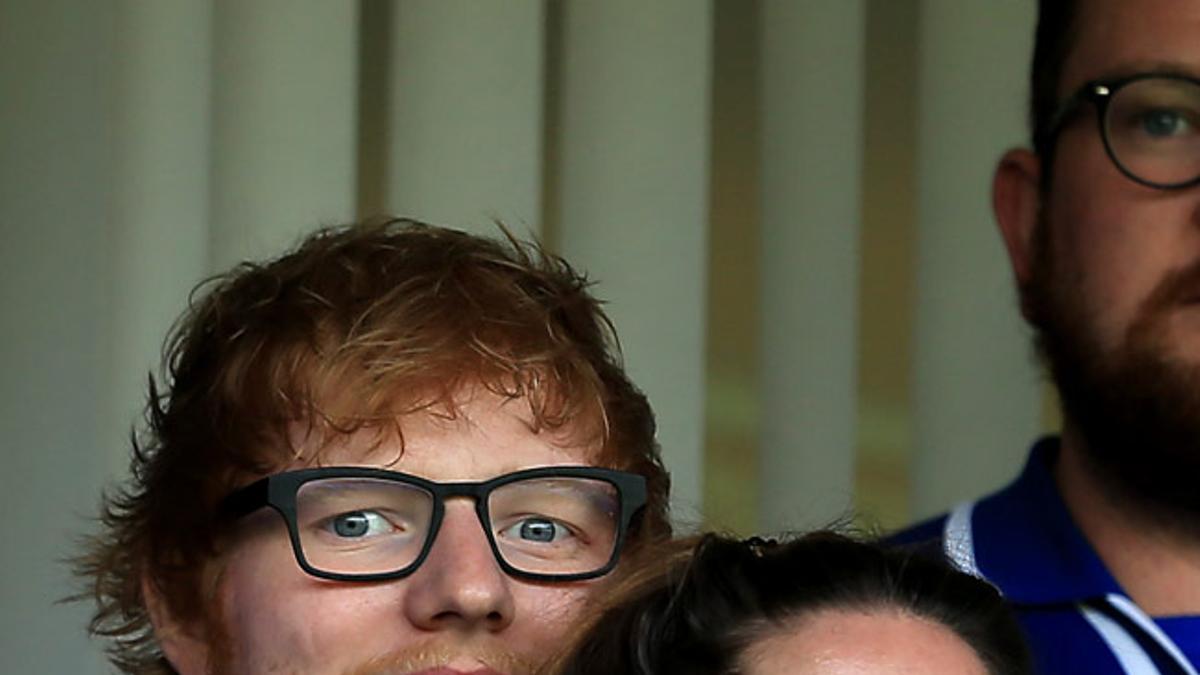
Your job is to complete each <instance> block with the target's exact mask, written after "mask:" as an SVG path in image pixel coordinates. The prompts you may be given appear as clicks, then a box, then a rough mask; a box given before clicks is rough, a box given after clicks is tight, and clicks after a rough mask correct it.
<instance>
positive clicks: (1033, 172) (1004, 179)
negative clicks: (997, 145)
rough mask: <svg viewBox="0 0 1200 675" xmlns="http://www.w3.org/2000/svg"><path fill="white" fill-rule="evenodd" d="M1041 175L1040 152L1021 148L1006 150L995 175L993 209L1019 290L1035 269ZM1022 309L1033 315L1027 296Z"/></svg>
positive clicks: (993, 179) (1027, 316)
mask: <svg viewBox="0 0 1200 675" xmlns="http://www.w3.org/2000/svg"><path fill="white" fill-rule="evenodd" d="M1041 175H1042V165H1041V160H1040V159H1039V158H1038V156H1037V155H1035V154H1034V153H1033V152H1032V151H1030V150H1026V149H1024V148H1018V149H1014V150H1009V151H1008V152H1006V153H1004V156H1003V157H1001V158H1000V163H999V165H997V167H996V175H995V176H993V178H992V211H993V212H994V213H995V215H996V224H997V225H999V226H1000V234H1001V236H1003V237H1004V246H1005V248H1006V249H1007V250H1008V261H1009V264H1010V265H1011V266H1012V271H1013V278H1014V279H1015V280H1016V282H1017V289H1018V291H1021V290H1022V289H1024V288H1025V286H1026V284H1028V283H1029V280H1030V278H1031V276H1032V272H1033V242H1034V237H1035V232H1036V230H1037V228H1038V226H1039V221H1040V218H1039V214H1040V212H1041V208H1042V205H1041ZM1021 297H1022V298H1024V294H1023V293H1021ZM1021 311H1022V313H1024V314H1025V315H1026V318H1029V312H1028V308H1027V307H1026V306H1025V303H1024V300H1022V306H1021Z"/></svg>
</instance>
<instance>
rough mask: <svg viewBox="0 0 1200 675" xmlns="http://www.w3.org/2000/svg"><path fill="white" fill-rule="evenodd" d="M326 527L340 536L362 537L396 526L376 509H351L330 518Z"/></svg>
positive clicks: (392, 528)
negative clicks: (375, 510)
mask: <svg viewBox="0 0 1200 675" xmlns="http://www.w3.org/2000/svg"><path fill="white" fill-rule="evenodd" d="M326 527H328V528H329V529H330V530H331V531H332V532H333V533H334V534H336V535H337V536H339V537H345V538H347V539H361V538H364V537H368V536H377V535H380V534H384V533H387V532H390V531H392V530H394V529H396V528H395V527H393V526H392V524H391V522H389V521H388V519H387V518H384V517H383V516H381V515H379V514H378V513H376V512H374V511H351V512H349V513H342V514H339V515H336V516H334V517H332V518H330V519H329V521H328V523H327V525H326Z"/></svg>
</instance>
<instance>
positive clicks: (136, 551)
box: [76, 219, 670, 674]
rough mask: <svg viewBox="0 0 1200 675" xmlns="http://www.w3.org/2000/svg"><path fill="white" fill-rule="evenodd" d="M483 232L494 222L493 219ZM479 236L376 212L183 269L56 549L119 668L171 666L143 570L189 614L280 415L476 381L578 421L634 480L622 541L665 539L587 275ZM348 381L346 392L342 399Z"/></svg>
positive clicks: (372, 419)
mask: <svg viewBox="0 0 1200 675" xmlns="http://www.w3.org/2000/svg"><path fill="white" fill-rule="evenodd" d="M501 229H502V230H503V227H501ZM503 231H504V235H505V237H506V239H507V241H495V240H491V239H485V238H481V237H476V236H472V235H468V234H465V233H462V232H457V231H454V230H448V229H443V228H438V227H433V226H429V225H425V224H422V223H418V222H415V221H411V220H402V219H397V220H388V221H384V222H376V223H360V224H356V225H350V226H345V227H337V228H329V229H325V230H321V231H319V232H317V233H315V234H313V235H311V236H309V237H308V238H306V239H305V240H304V241H303V242H302V243H301V244H300V246H299V247H298V248H296V249H295V250H294V251H292V252H290V253H288V254H287V255H284V256H282V257H280V258H278V259H275V260H272V261H269V262H266V263H262V264H255V263H243V264H241V265H239V266H238V267H236V268H234V269H233V270H232V271H230V272H228V273H227V274H224V275H221V276H218V277H215V278H213V279H210V280H209V281H208V282H205V283H204V284H201V286H200V287H198V288H197V290H196V291H195V292H194V293H193V295H192V300H191V302H190V303H189V308H188V310H187V311H186V312H185V313H184V315H183V316H182V317H181V318H180V320H179V321H178V322H177V324H176V326H175V327H174V329H173V330H172V333H171V337H170V338H169V340H168V342H167V347H166V353H165V357H164V370H165V375H164V376H163V377H161V378H159V379H157V380H156V379H155V378H154V377H151V378H150V385H149V402H148V405H147V415H146V427H145V428H144V429H142V430H141V432H140V433H139V434H137V435H135V438H134V442H133V450H134V452H133V459H132V477H131V478H130V480H129V481H128V483H127V484H125V485H124V486H123V487H121V488H120V489H119V490H117V491H115V492H113V493H111V494H108V495H106V497H105V499H104V503H103V508H102V515H101V522H102V531H101V532H100V533H99V534H98V535H96V536H95V537H93V538H92V539H91V540H90V541H89V546H88V548H87V550H86V552H85V553H84V554H83V555H82V556H80V558H79V559H78V560H77V561H76V572H77V574H78V575H79V576H80V577H82V578H83V579H85V580H86V581H87V583H88V589H87V591H86V592H85V593H82V594H81V595H80V596H79V597H83V598H92V599H94V600H95V601H96V603H97V610H96V612H95V614H94V616H93V618H92V621H91V624H90V632H91V633H92V634H93V635H94V636H99V637H104V638H108V639H109V645H108V648H107V650H108V653H109V657H110V660H111V661H112V662H113V664H114V665H116V666H117V667H118V668H119V669H121V670H122V671H123V672H126V673H135V674H149V673H174V672H175V671H174V670H173V669H172V668H171V666H170V664H169V663H168V662H167V660H166V659H165V658H164V657H163V654H162V652H161V650H160V648H159V645H158V643H157V641H156V640H155V637H154V632H153V626H152V625H151V622H150V617H149V614H148V611H147V606H146V602H147V599H146V597H144V594H143V583H148V584H152V585H153V588H154V589H155V592H156V593H157V594H158V595H159V596H161V598H162V599H163V602H164V603H165V604H166V609H167V610H168V611H169V612H170V614H171V615H172V616H173V617H175V618H176V619H178V620H181V621H185V622H187V621H191V622H195V623H196V624H197V625H209V624H207V623H206V621H207V620H208V618H207V612H208V611H209V609H210V605H211V602H212V598H211V595H212V591H211V588H210V586H211V584H208V585H206V584H205V583H202V581H203V570H204V569H205V568H206V566H207V563H209V562H210V561H212V560H214V559H215V558H216V556H217V555H218V553H219V545H220V540H221V535H222V525H221V521H220V519H219V518H217V515H216V511H217V504H218V502H219V501H220V499H221V498H222V496H223V495H225V494H226V493H227V492H229V491H230V490H231V489H232V488H234V487H236V486H237V485H238V484H240V483H244V482H246V480H247V479H248V478H249V477H253V476H261V475H266V474H269V473H271V472H273V471H277V470H279V469H280V467H282V466H284V465H286V464H287V463H289V462H290V461H292V460H293V459H294V452H295V448H294V441H293V439H294V436H295V434H294V433H293V432H294V429H295V425H296V424H297V423H300V424H303V425H305V426H306V427H307V430H308V432H309V433H310V434H311V433H317V434H320V438H322V439H323V440H325V441H327V442H328V441H333V440H335V439H336V438H338V437H343V436H344V435H346V434H350V433H354V432H355V431H359V430H362V429H377V430H381V431H384V430H385V431H389V432H396V433H400V432H402V430H401V429H399V428H398V426H399V423H398V419H399V418H400V417H402V416H403V415H405V414H407V413H411V412H415V411H420V410H424V409H428V408H430V407H437V408H438V410H439V411H449V412H450V413H451V414H452V413H453V412H454V410H455V409H456V405H457V404H456V397H457V395H458V394H459V393H461V392H462V391H463V389H464V387H469V386H474V385H481V386H484V387H486V388H487V389H489V390H491V391H493V392H495V393H498V394H500V395H503V396H506V397H510V398H517V399H522V400H523V401H527V402H528V405H529V408H530V412H531V415H532V419H533V420H534V425H535V427H537V428H543V429H550V430H555V429H560V430H563V431H567V432H570V433H588V434H596V435H597V437H596V439H595V440H596V441H598V443H597V446H598V447H600V448H602V449H601V451H600V454H599V456H598V457H597V458H596V462H597V463H598V464H602V465H606V466H610V467H613V468H618V469H624V470H628V471H633V472H635V473H638V474H641V475H643V476H645V477H646V479H647V482H648V487H649V503H648V506H647V509H646V512H645V515H644V517H643V520H642V524H641V527H640V530H639V531H638V533H637V534H636V535H635V545H636V542H639V541H646V540H649V539H658V538H661V537H664V536H666V535H668V534H669V532H670V526H669V521H668V517H667V491H668V484H669V479H668V476H667V473H666V471H665V470H664V468H663V466H662V462H661V460H660V456H659V451H658V447H657V444H656V442H655V440H654V429H655V427H654V418H653V414H652V412H651V410H650V406H649V404H648V403H647V401H646V398H645V396H644V395H643V394H642V393H641V392H640V391H639V390H638V389H637V388H636V387H635V386H634V385H633V384H632V383H631V382H630V381H629V379H628V378H627V377H626V376H625V373H624V371H623V369H622V365H621V361H620V350H619V345H618V343H617V341H616V335H615V333H614V332H613V330H612V326H611V324H610V323H609V321H608V319H607V317H606V316H605V315H604V313H603V311H602V310H601V307H600V304H599V302H598V301H597V300H595V299H594V298H593V297H591V295H589V293H588V291H587V289H588V286H589V284H588V282H587V280H586V279H585V277H584V276H582V275H581V274H579V273H577V272H576V271H575V270H573V269H572V268H571V267H570V265H568V264H567V263H566V262H565V261H564V260H562V259H561V258H558V257H556V256H553V255H550V254H548V253H546V252H545V251H544V250H543V249H542V248H540V247H539V246H537V245H536V244H523V243H521V242H519V241H517V240H516V239H515V238H513V237H512V235H511V234H509V233H508V231H507V230H503ZM347 392H349V393H351V394H352V396H347V395H346V393H347Z"/></svg>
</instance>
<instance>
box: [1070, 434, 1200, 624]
mask: <svg viewBox="0 0 1200 675" xmlns="http://www.w3.org/2000/svg"><path fill="white" fill-rule="evenodd" d="M1054 477H1055V481H1056V482H1057V483H1058V489H1059V492H1061V493H1062V497H1063V501H1065V502H1066V505H1067V510H1068V511H1070V513H1071V517H1072V518H1074V520H1075V523H1076V524H1077V525H1078V526H1079V528H1080V529H1081V530H1082V531H1083V534H1084V536H1085V537H1086V538H1087V540H1088V542H1089V543H1090V544H1091V545H1092V548H1094V549H1095V550H1096V553H1097V554H1098V555H1099V556H1100V559H1101V560H1103V561H1104V564H1105V566H1107V567H1108V570H1109V571H1110V572H1111V573H1112V575H1113V576H1114V577H1115V578H1116V580H1117V582H1118V583H1120V584H1121V587H1122V588H1124V589H1125V592H1126V593H1127V594H1128V595H1129V597H1130V599H1132V600H1133V601H1134V602H1135V603H1137V604H1138V606H1140V607H1141V608H1142V609H1143V610H1144V611H1146V612H1147V613H1148V614H1150V615H1151V616H1171V615H1178V614H1200V537H1198V536H1197V534H1196V533H1197V530H1196V529H1195V528H1191V527H1189V528H1184V527H1178V526H1173V524H1172V522H1171V520H1170V519H1168V518H1164V517H1163V516H1162V515H1160V514H1152V513H1149V512H1148V511H1147V510H1146V509H1143V508H1141V506H1140V505H1137V504H1131V503H1130V500H1128V499H1125V498H1123V495H1121V494H1119V493H1118V492H1117V491H1116V490H1113V489H1112V488H1111V487H1110V485H1109V483H1108V482H1106V481H1105V480H1104V479H1103V478H1102V477H1100V476H1098V475H1097V471H1096V470H1095V469H1093V468H1092V467H1091V466H1090V464H1089V462H1088V459H1087V456H1086V452H1085V449H1084V447H1083V439H1082V438H1080V436H1079V434H1078V433H1075V432H1074V431H1073V430H1072V429H1071V427H1070V424H1069V423H1068V425H1067V427H1066V428H1065V429H1064V431H1063V439H1062V450H1061V452H1060V454H1059V459H1058V464H1057V466H1055V468H1054Z"/></svg>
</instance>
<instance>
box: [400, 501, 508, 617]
mask: <svg viewBox="0 0 1200 675" xmlns="http://www.w3.org/2000/svg"><path fill="white" fill-rule="evenodd" d="M408 581H409V583H408V586H409V590H408V592H407V593H406V594H405V600H404V604H405V613H406V614H407V615H408V619H409V621H410V622H412V624H413V625H414V626H416V627H417V628H420V629H422V630H430V631H441V630H456V631H462V632H472V631H486V632H498V631H501V630H504V629H505V628H507V627H508V625H509V624H511V623H512V620H513V614H514V610H515V603H514V600H513V596H512V588H511V583H512V579H511V578H510V577H509V576H508V575H507V574H505V573H504V570H502V569H500V566H499V564H498V563H497V562H496V558H495V556H494V555H493V554H492V549H491V546H490V545H489V544H488V539H487V535H486V534H485V533H484V531H483V528H482V527H481V526H480V523H479V518H478V517H476V515H475V511H474V509H473V508H472V504H471V502H470V501H469V500H457V499H456V500H451V501H448V502H447V503H446V511H445V516H444V517H443V519H442V524H441V527H440V528H439V530H438V533H437V538H436V539H435V540H434V543H433V548H432V549H431V550H430V551H429V557H427V558H426V559H425V562H423V563H422V564H421V567H419V568H418V569H417V571H416V572H414V573H413V574H412V576H411V577H409V580H408Z"/></svg>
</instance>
